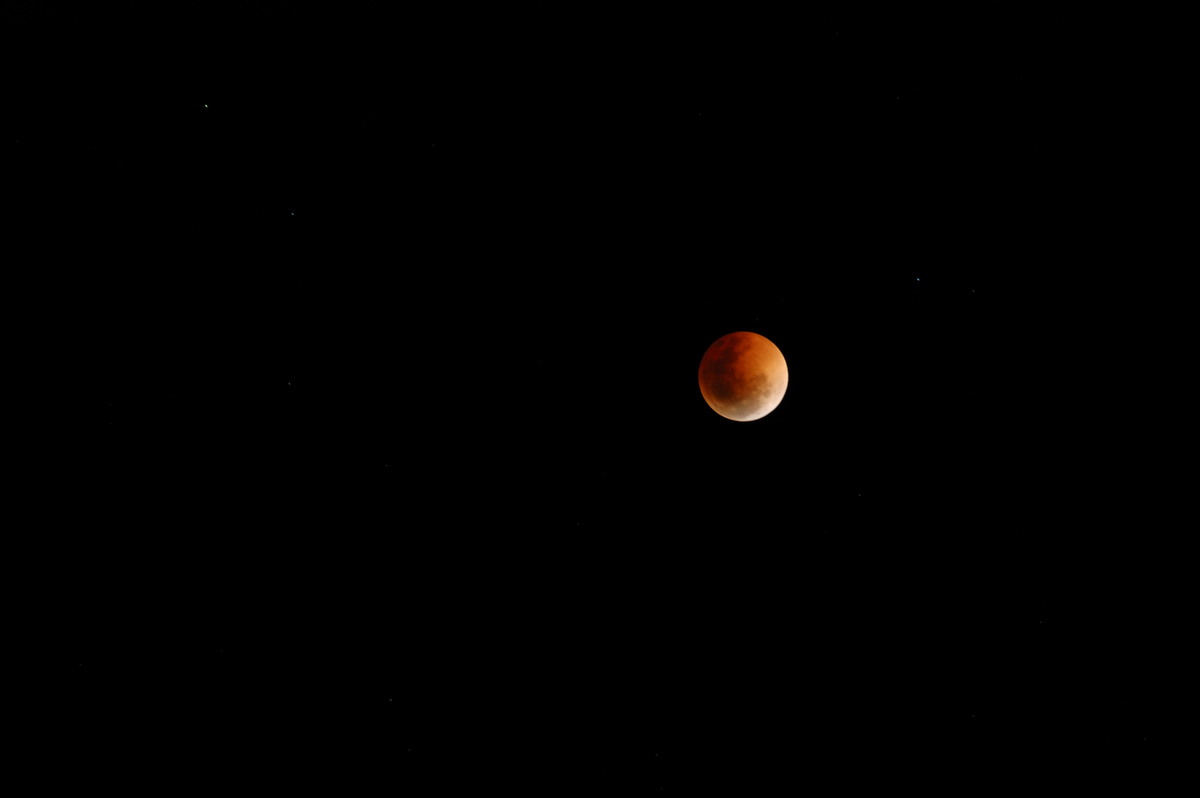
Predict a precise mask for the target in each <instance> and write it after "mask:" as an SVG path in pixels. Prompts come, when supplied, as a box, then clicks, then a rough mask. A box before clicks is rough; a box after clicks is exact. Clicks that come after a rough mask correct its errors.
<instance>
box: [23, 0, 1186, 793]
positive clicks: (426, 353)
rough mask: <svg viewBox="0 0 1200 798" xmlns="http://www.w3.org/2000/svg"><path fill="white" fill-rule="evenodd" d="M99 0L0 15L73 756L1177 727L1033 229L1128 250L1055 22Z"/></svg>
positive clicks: (608, 781)
mask: <svg viewBox="0 0 1200 798" xmlns="http://www.w3.org/2000/svg"><path fill="white" fill-rule="evenodd" d="M104 5H105V6H106V7H104V8H100V7H99V4H97V5H92V4H88V5H83V4H78V5H73V4H53V3H50V4H38V3H27V4H20V3H17V4H13V6H12V8H13V9H14V10H12V11H10V12H7V13H8V16H9V20H8V23H10V24H7V25H6V30H5V34H4V35H5V39H6V41H9V40H11V41H9V43H10V44H11V45H14V47H13V49H10V53H15V55H11V56H9V57H10V59H11V72H10V74H11V75H12V76H13V77H14V78H15V83H16V84H17V86H18V89H17V94H18V96H17V98H16V101H15V102H16V104H17V107H19V108H20V110H21V113H20V114H19V115H17V119H16V122H15V126H13V127H11V128H10V129H9V131H8V132H7V133H6V136H7V137H8V143H9V147H10V150H11V151H12V152H14V153H16V155H17V159H16V162H17V165H18V167H23V168H27V169H28V173H29V174H30V175H33V176H35V179H34V180H32V181H30V182H29V183H28V184H23V185H24V186H27V188H24V189H23V192H24V193H23V198H24V202H23V203H22V209H21V211H20V212H19V213H18V215H17V216H16V217H14V218H15V220H16V222H17V224H18V226H21V227H23V228H24V229H25V230H26V232H28V233H30V235H29V236H28V238H27V241H28V242H29V244H30V245H29V246H28V248H27V249H26V250H24V251H22V253H21V254H22V256H23V257H25V258H26V259H27V262H28V263H30V264H31V266H33V267H34V268H36V269H39V270H43V273H47V274H52V275H54V276H53V278H52V279H53V280H55V281H57V282H58V283H59V284H60V285H61V286H63V288H62V295H63V297H64V298H63V300H62V301H63V305H64V309H66V310H67V311H68V312H69V313H70V315H71V318H72V320H73V321H76V322H78V324H76V325H73V326H72V328H71V330H70V331H69V332H68V331H66V330H65V329H63V330H59V329H53V328H52V329H51V330H50V332H48V333H47V334H48V335H51V336H55V335H62V336H63V337H64V338H66V339H67V340H68V341H69V342H70V344H71V348H72V349H73V350H74V351H76V352H80V353H82V359H81V364H80V365H79V366H78V367H77V369H75V370H74V371H73V372H72V373H73V374H75V375H76V376H77V380H76V382H77V383H78V387H77V389H76V390H75V391H73V392H71V394H70V399H69V403H70V404H71V406H72V407H73V411H72V413H73V417H75V418H81V419H82V423H81V429H80V431H79V432H78V434H74V435H73V436H72V437H71V440H70V443H69V444H67V447H66V449H65V452H66V455H67V460H68V461H69V462H70V463H71V464H72V465H71V469H72V474H71V477H72V478H71V481H70V483H69V484H70V485H71V486H72V488H71V490H70V491H69V497H64V498H62V499H60V501H62V502H65V503H66V506H65V507H64V509H63V516H64V518H70V519H72V520H73V522H72V523H64V524H63V525H62V527H61V528H59V529H56V531H54V532H53V533H52V536H53V540H52V542H51V543H50V544H49V549H50V550H52V552H53V554H52V555H51V556H52V567H51V569H50V570H51V572H52V573H53V574H54V575H55V581H56V583H58V584H61V585H62V589H61V590H57V591H54V596H55V597H54V598H53V599H51V603H52V605H53V610H54V612H55V613H56V616H57V617H60V618H61V619H62V621H61V625H60V627H59V628H60V633H59V634H57V635H56V645H55V647H54V648H53V651H54V653H53V654H51V655H49V656H50V663H49V666H50V667H51V669H52V672H53V673H54V674H55V679H56V680H57V684H58V685H59V686H58V688H57V689H56V691H55V702H56V703H55V707H56V712H58V713H59V716H60V717H61V718H63V721H62V723H61V724H59V729H58V731H59V732H60V733H62V734H63V735H64V739H66V740H68V741H69V745H68V746H66V747H65V748H64V750H67V751H69V752H70V756H69V757H67V759H68V761H69V762H71V763H72V764H70V765H69V766H68V765H64V768H67V771H66V772H68V773H71V774H76V775H79V776H80V778H83V779H85V780H87V779H91V778H93V777H94V778H96V779H99V780H101V781H103V780H106V779H110V778H120V779H122V780H124V779H126V778H133V779H135V780H146V781H147V782H148V783H165V784H173V783H178V781H179V780H181V779H182V780H183V781H185V782H190V781H191V780H192V779H193V778H197V779H201V780H205V781H209V782H211V783H213V784H218V785H224V784H229V783H231V781H232V780H233V779H235V778H241V777H242V776H243V775H245V776H248V777H249V778H250V779H252V780H254V781H255V782H256V783H264V784H270V783H275V782H277V780H281V779H282V780H284V781H289V782H290V781H291V780H293V779H294V780H295V781H296V783H298V784H299V783H308V782H314V781H315V782H319V783H328V784H330V785H336V786H339V787H340V788H344V787H345V786H346V783H347V782H348V781H359V780H362V781H369V782H373V783H376V784H381V785H383V786H385V787H387V788H391V789H400V790H403V789H406V788H411V787H416V786H417V785H421V784H425V783H427V782H428V781H429V780H435V781H437V782H440V783H444V784H448V785H453V784H456V783H459V782H467V781H474V780H477V779H481V778H482V779H484V780H485V781H486V780H492V781H493V783H495V784H506V783H514V784H533V785H536V784H545V785H550V786H552V787H554V788H555V789H558V790H560V792H559V793H558V794H562V795H576V794H578V795H583V794H592V793H593V792H595V793H596V794H608V795H626V794H628V795H640V794H672V793H674V794H696V790H697V789H698V788H702V787H703V786H705V785H711V784H713V783H722V784H728V785H731V786H732V787H736V788H739V789H750V788H749V786H748V785H750V784H752V783H753V784H762V785H771V786H773V787H778V788H780V789H782V788H794V787H803V786H806V785H807V786H812V785H814V784H818V783H824V782H825V781H826V780H828V779H834V780H835V782H834V783H839V784H845V783H849V784H866V783H871V784H891V783H921V784H929V783H943V784H946V785H956V784H957V785H963V784H978V783H992V781H993V780H994V779H1008V778H1012V779H1014V780H1016V781H1020V780H1021V779H1023V778H1025V777H1027V776H1029V775H1031V774H1033V773H1036V772H1040V771H1042V770H1043V769H1046V768H1050V769H1053V770H1055V771H1056V772H1058V773H1061V774H1068V773H1071V772H1072V770H1073V769H1074V768H1076V767H1080V764H1079V763H1080V762H1082V761H1084V760H1085V759H1087V758H1088V757H1091V756H1097V755H1099V756H1102V757H1103V758H1104V759H1105V760H1106V761H1107V762H1108V765H1107V767H1108V768H1109V770H1106V771H1105V772H1106V773H1108V772H1110V771H1111V772H1112V773H1113V774H1117V773H1121V774H1132V775H1134V776H1135V777H1136V775H1137V774H1139V773H1141V772H1142V770H1141V769H1142V768H1143V767H1147V765H1146V763H1147V762H1149V761H1151V760H1152V759H1153V757H1154V756H1156V755H1159V754H1160V753H1161V751H1162V750H1163V748H1164V747H1165V746H1168V745H1169V744H1170V743H1171V739H1170V735H1169V734H1168V733H1167V731H1166V729H1167V725H1166V724H1167V721H1166V720H1165V718H1166V716H1167V714H1168V710H1167V709H1166V708H1165V707H1164V704H1163V701H1164V699H1163V696H1162V694H1161V693H1159V692H1155V690H1156V687H1155V680H1154V677H1153V674H1154V673H1156V672H1158V670H1157V669H1158V666H1159V659H1158V657H1159V656H1160V654H1159V653H1158V652H1160V651H1161V647H1162V643H1161V642H1160V637H1159V635H1160V632H1161V629H1160V625H1161V622H1160V621H1159V620H1157V619H1158V610H1157V609H1156V606H1157V605H1156V603H1155V602H1156V601H1158V599H1157V598H1155V597H1156V596H1158V594H1157V593H1156V592H1155V590H1156V589H1157V587H1156V586H1157V585H1159V583H1160V580H1159V579H1157V578H1156V577H1155V576H1154V573H1155V568H1156V563H1157V559H1156V558H1158V557H1160V556H1161V550H1160V549H1158V548H1156V546H1157V542H1156V541H1158V540H1159V539H1158V538H1157V537H1155V536H1154V534H1153V533H1152V532H1151V531H1147V530H1146V529H1145V528H1140V529H1139V528H1138V526H1137V520H1136V519H1138V518H1141V517H1143V516H1142V515H1141V513H1142V510H1141V509H1140V508H1139V506H1138V505H1137V502H1136V501H1135V500H1134V499H1133V498H1132V497H1130V496H1128V495H1123V494H1122V493H1121V491H1120V490H1116V491H1113V490H1110V489H1109V488H1102V487H1100V485H1101V482H1100V481H1098V480H1097V476H1098V475H1103V474H1108V473H1109V467H1110V465H1111V464H1112V463H1116V462H1123V461H1124V460H1123V453H1124V452H1125V450H1126V447H1127V446H1129V445H1130V442H1129V440H1128V439H1127V438H1126V437H1123V434H1119V433H1117V432H1116V431H1115V430H1113V429H1112V426H1111V423H1110V422H1109V421H1108V419H1109V416H1108V412H1109V409H1108V408H1102V407H1100V406H1099V405H1098V404H1097V403H1096V401H1095V400H1096V398H1097V396H1099V395H1103V394H1104V392H1105V390H1106V389H1108V388H1111V387H1112V385H1111V382H1110V380H1111V378H1112V375H1111V373H1107V372H1106V371H1105V366H1104V364H1105V362H1106V360H1107V358H1109V357H1110V356H1111V355H1112V354H1113V353H1114V352H1116V351H1119V349H1120V345H1121V344H1120V342H1121V334H1120V331H1119V330H1113V331H1109V332H1106V333H1103V334H1097V333H1095V332H1094V331H1093V332H1092V333H1091V334H1090V335H1089V334H1087V333H1086V331H1085V330H1083V329H1081V327H1080V322H1079V316H1078V315H1076V314H1075V313H1074V312H1073V309H1072V306H1071V305H1070V303H1072V302H1077V303H1079V304H1080V305H1083V304H1085V300H1084V299H1082V298H1078V299H1075V300H1072V299H1070V298H1067V299H1064V298H1063V295H1062V294H1061V293H1060V292H1059V289H1060V288H1061V287H1062V283H1063V282H1064V281H1063V280H1062V279H1061V278H1060V277H1059V276H1058V275H1057V273H1056V272H1055V269H1056V268H1058V266H1060V265H1061V264H1062V263H1063V262H1064V260H1067V259H1068V258H1067V255H1068V254H1070V255H1072V256H1077V255H1079V254H1080V251H1081V246H1082V245H1081V243H1080V242H1081V241H1091V242H1093V243H1092V244H1089V250H1088V251H1089V252H1090V251H1091V249H1090V247H1093V246H1094V247H1095V249H1097V250H1099V249H1104V250H1105V251H1107V252H1109V253H1111V252H1113V251H1118V252H1119V251H1120V250H1121V248H1122V247H1124V246H1127V245H1128V244H1127V243H1126V242H1125V241H1124V240H1122V239H1121V238H1120V237H1116V238H1112V239H1106V241H1105V243H1104V244H1103V246H1101V245H1097V244H1095V243H1094V242H1095V240H1096V235H1097V233H1096V229H1097V226H1098V225H1099V222H1097V218H1096V215H1095V213H1094V211H1095V210H1096V209H1097V207H1099V206H1100V205H1101V204H1102V201H1101V200H1100V199H1098V195H1097V193H1096V192H1097V190H1098V188H1099V187H1101V186H1102V184H1104V182H1105V180H1107V179H1110V178H1111V174H1109V175H1108V176H1107V177H1106V176H1105V175H1101V174H1097V172H1096V171H1095V170H1093V169H1091V168H1090V165H1092V164H1094V156H1095V155H1096V154H1097V150H1098V148H1099V146H1100V145H1099V144H1093V143H1092V139H1091V138H1090V137H1089V136H1088V135H1087V131H1088V124H1087V123H1085V122H1084V121H1083V120H1084V119H1085V118H1087V108H1086V107H1085V106H1086V102H1085V101H1084V99H1083V95H1082V93H1081V92H1080V91H1079V90H1078V88H1077V87H1076V86H1075V84H1074V83H1073V82H1072V81H1073V76H1074V75H1075V74H1076V73H1074V72H1072V70H1071V69H1069V68H1066V67H1064V65H1063V64H1062V63H1060V59H1061V58H1062V52H1063V48H1062V46H1061V45H1062V41H1063V40H1062V38H1061V36H1062V35H1063V33H1062V31H1063V23H1062V21H1061V20H1056V19H1053V18H1047V17H1046V16H1045V15H1046V14H1048V12H1047V11H1046V10H1044V9H1042V8H1040V7H1039V6H1038V5H1036V4H1022V3H1004V2H1001V3H975V4H959V7H957V8H956V9H954V10H949V11H948V10H946V9H937V10H936V11H935V10H933V9H926V10H915V11H914V10H911V9H901V8H897V7H895V6H896V4H887V5H886V7H884V8H882V9H881V8H876V7H873V6H871V5H867V4H834V5H832V6H831V5H828V4H819V5H817V6H814V7H813V8H812V9H807V8H806V9H802V10H793V11H787V12H783V11H781V10H778V9H766V8H763V9H757V10H756V9H752V8H749V7H747V8H742V7H741V6H738V5H737V4H732V5H728V4H727V5H724V6H711V7H710V6H705V5H703V4H699V5H695V4H693V5H688V6H682V5H681V6H677V7H668V6H657V5H656V6H654V8H653V10H647V8H644V7H637V6H634V7H633V8H630V9H622V8H618V7H616V6H613V5H612V4H579V3H575V4H540V3H524V4H515V5H512V7H509V6H506V5H505V4H493V5H491V6H490V7H489V8H488V9H485V10H479V9H475V8H472V7H469V6H467V5H462V4H435V7H434V8H432V9H423V10H410V9H408V8H407V6H406V4H389V5H388V6H386V9H387V10H376V9H374V8H373V7H369V6H355V7H354V10H351V8H350V7H349V4H341V3H319V2H310V3H300V2H295V3H289V2H277V3H217V2H209V3H175V4H171V6H172V8H171V10H170V11H169V12H168V11H163V10H161V9H158V8H155V9H148V8H144V7H142V6H141V5H140V4H104ZM393 5H394V6H395V7H394V8H393ZM568 6H569V8H568ZM17 45H20V46H17ZM47 85H52V86H54V87H55V90H54V91H48V90H45V89H44V87H45V86H47ZM1089 236H1090V238H1089ZM1074 259H1075V260H1078V258H1074ZM1097 279H1098V278H1097ZM1064 303H1066V304H1064ZM734 330H752V331H755V332H759V333H761V334H763V335H766V336H767V337H769V338H770V339H771V340H773V341H774V342H775V343H776V344H777V345H778V346H779V347H780V349H781V350H782V351H783V353H784V355H785V357H786V358H787V361H788V365H789V370H790V384H789V388H788V392H787V395H786V396H785V398H784V400H783V402H782V404H781V405H780V406H779V408H778V409H777V410H776V411H775V412H774V413H772V414H771V415H769V416H767V417H766V418H764V419H762V420H761V421H757V422H753V423H747V424H738V423H734V422H730V421H726V420H725V419H722V418H720V417H718V416H717V415H716V414H714V413H713V412H712V411H711V410H709V409H708V408H707V406H706V405H705V404H704V402H703V400H702V399H701V396H700V393H699V390H698V387H697V384H696V370H697V367H698V364H699V360H700V357H701V355H702V354H703V352H704V350H705V349H706V347H707V346H708V345H709V344H710V343H711V342H712V341H713V340H715V339H716V338H718V337H719V336H721V335H723V334H725V333H727V332H731V331H734ZM1125 462H1127V461H1125ZM76 519H77V520H76ZM1161 656H1162V657H1165V656H1166V655H1165V654H1161ZM147 763H149V764H147ZM131 774H132V775H131ZM160 780H162V781H160ZM731 794H745V793H738V792H733V793H731ZM754 794H758V793H757V792H754Z"/></svg>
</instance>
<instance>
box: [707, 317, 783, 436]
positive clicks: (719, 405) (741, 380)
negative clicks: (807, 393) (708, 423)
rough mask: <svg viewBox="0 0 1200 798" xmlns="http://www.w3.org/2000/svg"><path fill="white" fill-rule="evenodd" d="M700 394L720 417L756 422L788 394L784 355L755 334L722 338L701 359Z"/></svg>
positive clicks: (734, 334) (773, 345)
mask: <svg viewBox="0 0 1200 798" xmlns="http://www.w3.org/2000/svg"><path fill="white" fill-rule="evenodd" d="M699 376H700V393H701V395H703V396H704V401H705V402H707V403H708V406H709V407H711V408H712V409H713V410H714V411H716V413H717V414H718V415H721V416H724V417H725V418H728V419H730V420H732V421H755V420H757V419H760V418H762V417H763V416H765V415H767V414H768V413H770V412H771V411H772V410H774V409H775V408H776V407H778V406H779V403H780V401H782V400H783V394H784V392H786V391H787V384H788V370H787V361H786V360H784V359H783V353H782V352H780V351H779V347H777V346H775V344H773V343H772V342H771V341H770V340H769V339H767V338H765V337H763V336H761V335H759V334H758V333H752V332H731V333H729V334H728V335H723V336H721V337H720V338H718V339H717V340H716V341H713V343H712V345H711V346H710V347H708V351H706V352H705V353H704V357H703V358H701V359H700V375H699Z"/></svg>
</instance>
